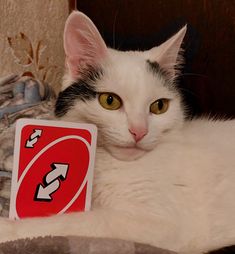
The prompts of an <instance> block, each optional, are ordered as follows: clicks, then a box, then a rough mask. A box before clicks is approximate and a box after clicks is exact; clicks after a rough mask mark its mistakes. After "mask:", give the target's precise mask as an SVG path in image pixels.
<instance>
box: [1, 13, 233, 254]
mask: <svg viewBox="0 0 235 254" xmlns="http://www.w3.org/2000/svg"><path fill="white" fill-rule="evenodd" d="M185 33H186V27H184V28H182V29H181V30H180V31H179V32H178V33H177V34H176V35H174V36H173V37H172V38H170V39H169V40H168V41H166V42H165V43H163V44H162V45H160V46H158V47H155V48H152V49H150V50H148V51H145V52H132V51H130V52H120V51H116V50H113V49H108V48H107V47H106V45H105V43H104V41H103V39H102V38H101V36H100V34H99V32H98V31H97V29H96V27H95V26H94V24H93V23H92V22H91V20H90V19H89V18H88V17H86V16H85V15H84V14H82V13H80V12H73V13H72V14H71V15H70V16H69V18H68V20H67V22H66V26H65V34H64V47H65V53H66V56H67V58H66V64H67V75H66V78H65V81H64V86H63V89H62V92H61V93H60V95H59V97H58V100H57V104H56V109H55V113H56V115H57V117H59V118H60V119H63V120H67V121H73V122H87V123H93V124H96V125H97V127H98V149H97V155H96V167H95V178H94V187H93V201H92V211H91V212H87V213H76V214H69V215H61V216H53V217H50V218H42V219H40V218H39V219H25V220H22V221H20V222H13V221H8V220H4V219H1V220H0V241H5V240H11V239H16V238H19V237H21V238H22V237H26V236H27V237H28V236H38V235H47V234H52V235H83V236H84V235H86V236H102V237H114V238H121V239H126V240H134V241H138V242H143V243H149V244H152V245H155V246H158V247H162V248H166V249H170V250H175V251H177V252H180V253H203V252H206V251H209V250H211V249H214V248H218V247H223V246H225V245H232V244H235V153H234V151H235V135H234V134H235V121H234V120H231V121H210V120H203V119H202V120H194V121H185V120H184V119H185V115H184V112H185V109H184V106H183V102H182V100H181V96H180V93H179V91H178V90H177V86H176V84H175V80H176V77H177V74H178V73H177V71H176V70H177V67H178V65H179V64H180V63H181V59H180V57H179V56H180V54H179V53H180V51H181V48H180V47H181V44H182V41H183V38H184V35H185Z"/></svg>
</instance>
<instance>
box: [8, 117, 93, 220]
mask: <svg viewBox="0 0 235 254" xmlns="http://www.w3.org/2000/svg"><path fill="white" fill-rule="evenodd" d="M96 135H97V134H96V127H95V126H93V125H88V124H75V123H67V122H60V121H46V120H32V119H20V120H18V122H17V125H16V135H15V151H14V169H13V177H12V195H11V207H10V218H25V217H36V216H37V217H38V216H40V217H41V216H49V215H52V214H61V213H64V212H72V211H84V210H89V208H90V201H91V188H92V177H93V168H94V156H95V145H96Z"/></svg>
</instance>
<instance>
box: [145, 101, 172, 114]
mask: <svg viewBox="0 0 235 254" xmlns="http://www.w3.org/2000/svg"><path fill="white" fill-rule="evenodd" d="M168 107H169V100H168V99H159V100H156V101H155V102H153V103H152V104H151V105H150V112H151V113H153V114H156V115H159V114H162V113H165V112H166V111H167V109H168Z"/></svg>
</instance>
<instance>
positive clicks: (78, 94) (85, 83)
mask: <svg viewBox="0 0 235 254" xmlns="http://www.w3.org/2000/svg"><path fill="white" fill-rule="evenodd" d="M101 75H103V72H102V71H101V70H99V71H95V70H94V69H91V68H89V69H88V70H87V71H85V72H84V73H83V75H82V78H81V79H79V80H78V81H76V82H74V83H72V84H71V85H70V86H69V87H67V88H66V89H65V90H64V91H62V92H60V93H59V96H58V98H57V101H56V104H55V115H56V116H57V117H61V116H64V115H65V114H66V113H67V112H68V111H69V110H70V109H71V107H73V105H74V104H75V102H76V101H77V100H81V101H83V102H85V101H87V100H92V99H94V98H95V97H96V94H97V92H96V89H95V81H97V80H98V79H99V78H101Z"/></svg>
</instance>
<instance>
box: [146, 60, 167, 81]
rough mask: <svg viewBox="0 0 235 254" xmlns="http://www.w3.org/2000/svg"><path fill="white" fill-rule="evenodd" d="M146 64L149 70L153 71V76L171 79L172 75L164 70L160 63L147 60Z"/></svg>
mask: <svg viewBox="0 0 235 254" xmlns="http://www.w3.org/2000/svg"><path fill="white" fill-rule="evenodd" d="M146 62H147V67H148V70H149V71H151V72H152V73H153V74H157V75H160V76H162V77H163V78H164V79H166V80H168V79H169V77H170V74H169V73H168V72H167V71H166V70H165V69H163V68H162V67H161V66H160V65H159V63H158V62H156V61H154V62H151V61H150V60H147V61H146Z"/></svg>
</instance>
